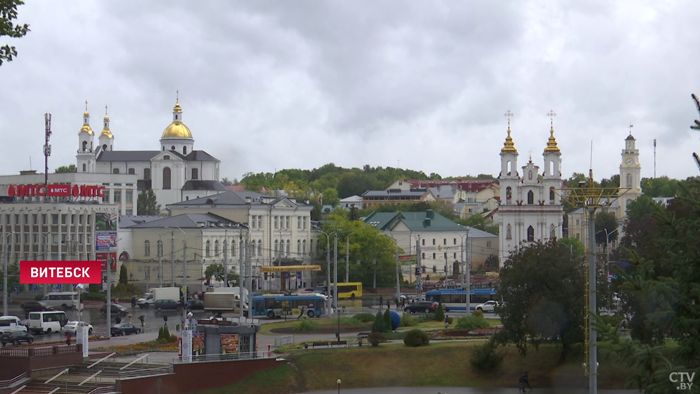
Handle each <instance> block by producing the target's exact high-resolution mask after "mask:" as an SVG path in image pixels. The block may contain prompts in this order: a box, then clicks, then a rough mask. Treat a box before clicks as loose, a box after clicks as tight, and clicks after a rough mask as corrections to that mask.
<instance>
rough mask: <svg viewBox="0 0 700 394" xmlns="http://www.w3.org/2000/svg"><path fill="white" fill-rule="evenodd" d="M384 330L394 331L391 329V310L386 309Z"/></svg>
mask: <svg viewBox="0 0 700 394" xmlns="http://www.w3.org/2000/svg"><path fill="white" fill-rule="evenodd" d="M384 331H385V332H386V331H393V330H392V329H391V311H389V310H388V309H387V310H386V311H384Z"/></svg>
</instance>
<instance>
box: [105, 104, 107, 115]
mask: <svg viewBox="0 0 700 394" xmlns="http://www.w3.org/2000/svg"><path fill="white" fill-rule="evenodd" d="M105 116H107V106H106V105H105Z"/></svg>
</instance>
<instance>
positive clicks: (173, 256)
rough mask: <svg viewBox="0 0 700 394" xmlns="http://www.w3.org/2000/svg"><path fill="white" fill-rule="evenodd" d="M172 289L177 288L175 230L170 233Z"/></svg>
mask: <svg viewBox="0 0 700 394" xmlns="http://www.w3.org/2000/svg"><path fill="white" fill-rule="evenodd" d="M170 260H171V261H170V264H171V267H170V287H175V230H173V231H171V232H170Z"/></svg>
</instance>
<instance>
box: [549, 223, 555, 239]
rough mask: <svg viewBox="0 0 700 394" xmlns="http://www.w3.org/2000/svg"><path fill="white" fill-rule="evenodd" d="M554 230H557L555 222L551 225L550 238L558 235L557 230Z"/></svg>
mask: <svg viewBox="0 0 700 394" xmlns="http://www.w3.org/2000/svg"><path fill="white" fill-rule="evenodd" d="M554 230H556V227H554V224H552V225H550V226H549V238H554V237H556V232H555V231H554Z"/></svg>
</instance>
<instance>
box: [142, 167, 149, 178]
mask: <svg viewBox="0 0 700 394" xmlns="http://www.w3.org/2000/svg"><path fill="white" fill-rule="evenodd" d="M143 179H151V169H150V168H144V169H143Z"/></svg>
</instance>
